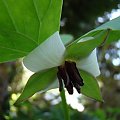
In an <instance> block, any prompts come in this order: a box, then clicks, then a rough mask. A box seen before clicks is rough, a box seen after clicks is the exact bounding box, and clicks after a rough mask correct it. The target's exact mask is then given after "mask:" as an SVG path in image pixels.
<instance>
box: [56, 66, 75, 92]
mask: <svg viewBox="0 0 120 120" xmlns="http://www.w3.org/2000/svg"><path fill="white" fill-rule="evenodd" d="M57 77H58V80H59V91H62V89H63V84H62V80H63V82H64V85H65V88H66V89H67V91H68V93H69V94H73V85H72V83H71V81H70V80H69V76H68V74H67V72H66V69H65V67H64V66H59V67H58V73H57Z"/></svg>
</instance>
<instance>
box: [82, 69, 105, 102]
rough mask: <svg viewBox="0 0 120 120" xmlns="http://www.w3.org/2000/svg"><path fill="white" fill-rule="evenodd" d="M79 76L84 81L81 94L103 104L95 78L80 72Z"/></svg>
mask: <svg viewBox="0 0 120 120" xmlns="http://www.w3.org/2000/svg"><path fill="white" fill-rule="evenodd" d="M91 69H92V68H91ZM80 75H81V76H82V78H83V81H84V86H82V87H81V93H82V94H83V95H85V96H88V97H90V98H93V99H95V100H98V101H101V102H103V99H102V96H101V92H100V89H99V85H98V83H97V80H96V78H94V77H93V76H92V75H91V74H89V73H87V72H85V71H80Z"/></svg>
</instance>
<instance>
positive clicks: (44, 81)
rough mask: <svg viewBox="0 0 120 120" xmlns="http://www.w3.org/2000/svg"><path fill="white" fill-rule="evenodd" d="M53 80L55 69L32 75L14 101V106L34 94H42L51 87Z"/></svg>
mask: <svg viewBox="0 0 120 120" xmlns="http://www.w3.org/2000/svg"><path fill="white" fill-rule="evenodd" d="M55 79H56V68H51V69H49V70H46V71H42V72H38V73H35V74H33V75H32V76H31V77H30V78H29V80H28V82H27V84H26V86H25V88H24V90H23V92H22V94H21V95H20V97H19V98H18V100H17V101H16V104H17V103H20V102H22V101H24V100H26V99H27V98H29V97H31V96H32V95H34V94H35V93H36V92H44V91H45V90H46V89H47V88H49V87H50V86H51V85H53V82H54V80H55Z"/></svg>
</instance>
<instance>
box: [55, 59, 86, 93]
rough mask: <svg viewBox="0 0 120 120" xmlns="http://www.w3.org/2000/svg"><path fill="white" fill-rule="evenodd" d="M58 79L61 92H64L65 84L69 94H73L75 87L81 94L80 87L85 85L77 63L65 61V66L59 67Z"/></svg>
mask: <svg viewBox="0 0 120 120" xmlns="http://www.w3.org/2000/svg"><path fill="white" fill-rule="evenodd" d="M57 77H58V80H59V91H62V89H63V82H64V85H65V88H66V89H67V91H68V93H69V94H73V86H74V87H75V88H76V90H77V91H78V93H80V86H83V85H84V83H83V79H82V77H81V76H80V73H79V71H78V69H77V67H76V63H75V62H71V61H65V64H64V65H63V66H59V67H58V73H57ZM62 80H63V82H62Z"/></svg>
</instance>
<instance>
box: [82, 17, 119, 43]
mask: <svg viewBox="0 0 120 120" xmlns="http://www.w3.org/2000/svg"><path fill="white" fill-rule="evenodd" d="M105 29H106V30H107V29H110V33H109V37H108V39H107V40H106V42H105V44H110V43H111V42H114V41H117V40H119V39H120V16H119V17H117V18H115V19H113V20H111V21H109V22H106V23H105V24H103V25H101V26H100V27H98V28H96V29H94V30H92V31H90V32H88V33H87V34H85V35H83V36H82V37H85V36H93V34H96V33H97V34H99V32H98V31H101V30H105Z"/></svg>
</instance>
